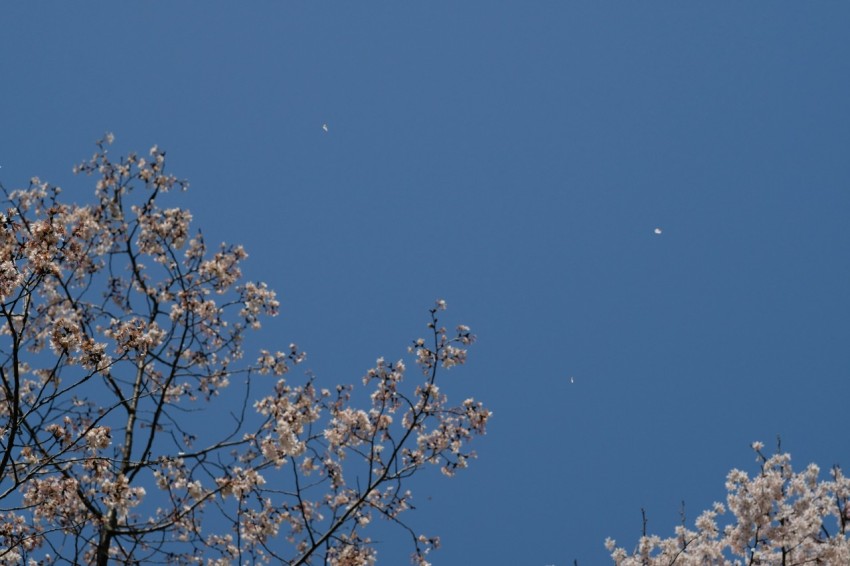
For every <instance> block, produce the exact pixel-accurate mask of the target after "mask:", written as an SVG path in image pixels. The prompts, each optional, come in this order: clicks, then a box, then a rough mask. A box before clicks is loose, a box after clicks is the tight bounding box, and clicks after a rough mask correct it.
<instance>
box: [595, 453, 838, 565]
mask: <svg viewBox="0 0 850 566" xmlns="http://www.w3.org/2000/svg"><path fill="white" fill-rule="evenodd" d="M763 448H764V446H763V445H762V443H761V442H755V443H753V449H754V450H755V452H756V455H757V461H758V462H759V464H760V470H759V472H758V474H756V475H755V476H753V477H750V476H749V475H748V474H747V473H746V472H744V471H741V470H737V469H735V470H732V471H731V472H729V474H728V476H727V478H726V489H727V491H728V494H727V496H726V504H725V505H724V504H722V503H715V504H714V506H713V507H712V508H711V509H708V510H706V511H704V512H703V513H702V514H701V515H700V516H699V517H698V518H697V520H696V524H695V526H694V529H693V530H692V529H689V528H687V527H686V526H685V525H684V521H683V524H682V525H681V526H679V527H677V528H676V530H675V536H672V537H670V538H666V539H665V538H661V537H659V536H656V535H648V534H647V533H646V532H644V534H643V536H642V537H641V538H640V541H639V542H638V545H637V548H636V549H635V550H634V551H633V552H632V553H629V552H628V551H626V550H625V549H624V548H618V547H617V543H616V542H615V541H614V540H611V539H608V540H607V541H606V546H607V548H608V550H609V551H611V557H612V558H613V560H614V564H616V565H617V566H661V565H664V566H674V565H675V566H697V565H699V566H708V565H723V566H732V565H736V566H737V565H740V566H743V565H745V564H746V565H761V566H768V565H769V566H793V565H802V564H824V565H839V564H850V539H848V526H850V524H848V523H850V478H847V477H846V476H844V474H843V473H842V471H841V469H840V468H838V467H834V468H832V470H831V472H830V477H829V479H822V478H821V473H820V468H818V466H816V465H815V464H809V465H808V466H807V467H806V468H805V469H804V470H803V471H800V472H795V471H794V470H793V468H792V466H791V456H790V455H789V454H787V453H780V451H777V453H776V454H774V455H772V456H766V455H765V454H764V453H763ZM723 519H726V520H725V521H724V520H723Z"/></svg>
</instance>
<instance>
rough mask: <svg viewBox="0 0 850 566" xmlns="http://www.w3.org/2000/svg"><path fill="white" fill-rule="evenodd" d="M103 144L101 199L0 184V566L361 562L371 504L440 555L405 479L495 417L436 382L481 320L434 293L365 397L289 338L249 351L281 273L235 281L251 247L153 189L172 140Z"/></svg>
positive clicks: (98, 168) (439, 460)
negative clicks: (211, 244) (302, 372)
mask: <svg viewBox="0 0 850 566" xmlns="http://www.w3.org/2000/svg"><path fill="white" fill-rule="evenodd" d="M111 143H112V136H111V135H108V136H107V137H106V138H105V139H104V140H101V141H100V142H99V143H98V150H97V152H96V153H95V154H94V156H93V157H92V158H91V160H89V161H86V162H84V163H82V164H81V165H79V166H77V167H76V168H75V170H76V172H78V173H83V174H86V175H90V176H93V177H96V178H97V181H96V190H95V195H96V198H95V200H94V202H93V204H89V205H84V206H83V205H76V204H69V203H67V202H63V201H62V200H61V199H60V190H59V188H57V187H54V186H50V185H48V184H46V183H43V182H41V181H40V180H38V179H33V180H32V181H31V183H30V185H29V187H28V188H26V189H22V190H15V191H7V190H6V188H5V187H2V185H0V188H2V190H3V193H4V195H5V197H6V201H7V202H6V205H5V207H4V208H5V209H6V211H5V214H2V215H0V326H1V327H2V330H0V333H2V336H0V564H41V563H68V564H78V563H81V562H85V563H93V564H100V565H105V564H107V563H109V562H115V563H128V564H133V563H177V564H230V563H238V564H248V563H264V562H270V563H283V564H291V565H300V564H332V565H365V564H373V563H374V562H375V560H376V551H375V550H374V547H373V544H371V541H370V538H369V536H368V527H367V526H368V525H369V523H370V521H372V520H373V519H374V518H382V519H387V520H389V521H390V522H391V523H395V524H397V525H398V526H399V528H400V529H401V532H403V533H407V534H409V536H410V539H411V545H412V551H413V557H414V562H415V563H417V564H427V562H426V555H427V554H428V552H429V551H430V550H431V549H432V548H434V547H436V546H437V545H438V542H439V539H438V538H436V537H427V536H424V535H420V534H418V533H416V532H414V531H413V530H412V529H411V528H410V527H409V526H408V524H407V523H406V522H405V517H406V516H405V515H404V512H405V511H406V510H408V509H409V508H410V507H411V498H412V495H411V492H410V491H409V490H408V483H409V480H410V478H411V476H413V475H415V474H416V473H417V472H419V471H420V470H422V469H423V468H424V467H426V466H428V465H431V464H436V465H438V466H439V467H440V468H441V469H442V471H443V472H444V473H445V474H446V475H452V474H453V473H454V472H455V471H456V470H458V469H460V468H465V467H466V465H467V461H468V459H469V458H470V457H472V456H474V453H472V452H470V451H469V450H468V448H467V443H468V441H469V440H470V439H471V438H472V437H473V436H474V435H478V434H483V433H484V430H485V425H486V423H487V420H488V418H489V417H490V412H489V411H487V410H486V409H485V408H484V407H482V405H481V404H480V403H478V402H475V401H473V400H472V399H468V400H466V401H464V402H463V403H461V404H459V405H456V406H451V405H448V404H447V400H446V398H445V397H444V396H443V394H441V393H440V391H439V389H438V387H437V383H436V379H437V374H438V372H439V371H441V370H444V369H447V368H450V367H452V366H455V365H458V364H462V363H463V362H464V361H465V358H466V350H465V348H466V346H467V345H469V344H470V343H472V342H473V340H474V337H473V335H472V334H471V333H470V330H469V328H467V327H466V326H462V325H461V326H457V327H456V329H455V330H454V331H452V332H449V331H447V330H446V328H444V327H443V326H441V324H440V322H439V321H438V314H440V311H442V310H444V309H445V302H443V301H438V302H437V305H436V306H435V307H434V308H433V309H432V310H431V311H430V321H429V324H428V326H429V333H428V336H427V338H426V339H419V340H416V341H415V342H413V343H412V345H411V347H410V348H409V350H410V352H411V354H412V356H413V358H414V360H415V363H416V364H417V365H418V368H419V369H420V370H421V373H420V372H415V373H417V374H419V377H418V379H416V380H414V382H413V383H412V384H410V383H409V381H410V380H409V379H406V367H405V363H404V362H403V361H401V360H399V361H397V362H394V363H390V362H387V361H385V360H383V359H379V360H378V361H377V365H376V366H375V368H373V369H371V370H369V371H368V372H366V374H365V376H364V377H363V378H362V384H363V386H364V387H365V388H367V391H368V392H369V393H370V396H368V397H366V396H360V398H362V399H364V400H365V403H364V405H365V406H362V407H358V406H357V404H356V403H355V402H354V399H356V398H358V395H357V394H356V392H355V387H354V386H350V385H339V386H329V387H327V388H323V387H321V386H320V384H319V383H318V382H317V381H316V380H314V379H313V378H312V377H309V376H308V377H303V378H300V379H299V378H289V379H285V378H284V377H283V376H284V374H286V373H287V371H288V370H289V369H290V367H291V366H293V365H295V364H298V363H299V362H301V361H303V359H304V353H303V352H301V351H300V350H299V349H298V348H297V347H296V346H295V345H294V344H293V345H290V346H289V347H288V348H287V349H286V351H285V352H279V351H278V352H272V351H261V352H259V358H258V359H257V358H256V354H255V355H254V356H245V357H244V358H243V349H242V344H243V338H244V335H245V333H246V332H247V331H249V330H252V329H256V328H259V327H260V319H261V317H262V316H274V315H275V314H277V311H278V301H277V300H276V299H275V294H274V292H273V291H271V290H270V289H269V288H267V287H266V285H265V284H263V283H254V282H248V281H243V279H242V274H241V272H240V267H239V266H240V261H241V260H243V259H244V258H245V257H246V253H245V251H244V250H243V249H242V247H240V246H226V245H222V246H221V247H220V248H219V249H217V250H214V251H213V252H210V251H208V249H207V246H206V244H205V242H204V240H203V238H202V237H201V235H200V233H194V234H193V233H192V232H191V231H190V228H189V223H190V220H191V215H190V214H189V212H188V211H187V210H185V209H181V208H164V207H162V206H161V201H162V200H163V198H164V197H165V196H166V194H167V193H169V191H173V190H183V189H186V188H187V184H186V183H185V182H184V181H182V180H179V179H177V178H176V177H174V176H172V175H170V174H168V173H166V170H165V152H163V151H161V150H159V149H157V148H156V147H154V148H153V149H151V151H150V154H149V155H148V156H144V157H141V156H138V155H135V154H130V155H129V156H127V157H126V158H122V159H120V160H117V161H115V160H112V159H111V158H110V156H109V155H108V150H107V148H108V146H109V145H110V144H111ZM250 359H256V361H254V362H251V361H248V360H250ZM273 376H278V377H273ZM228 387H229V389H228V391H229V394H228V400H227V403H226V404H225V405H222V404H221V403H222V399H221V398H219V397H218V395H219V393H220V392H221V391H222V390H224V389H225V388H228ZM254 391H257V393H256V394H254V393H253V392H254ZM234 395H235V397H234ZM254 395H256V397H255V396H254ZM234 398H235V399H237V400H241V401H237V402H234V400H233V399H234ZM234 407H235V409H234Z"/></svg>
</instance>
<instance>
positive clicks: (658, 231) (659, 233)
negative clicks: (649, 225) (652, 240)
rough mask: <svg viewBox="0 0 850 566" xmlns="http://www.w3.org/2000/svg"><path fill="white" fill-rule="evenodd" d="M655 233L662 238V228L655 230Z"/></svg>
mask: <svg viewBox="0 0 850 566" xmlns="http://www.w3.org/2000/svg"><path fill="white" fill-rule="evenodd" d="M653 231H654V232H655V235H656V236H660V235H661V228H656V229H655V230H653Z"/></svg>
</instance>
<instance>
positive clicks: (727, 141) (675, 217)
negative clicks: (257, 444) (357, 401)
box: [0, 0, 850, 566]
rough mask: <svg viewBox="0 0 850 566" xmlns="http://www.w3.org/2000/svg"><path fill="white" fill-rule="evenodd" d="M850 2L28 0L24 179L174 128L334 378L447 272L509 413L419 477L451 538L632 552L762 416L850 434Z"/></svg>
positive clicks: (391, 341) (791, 427) (284, 336)
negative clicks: (456, 456) (466, 458)
mask: <svg viewBox="0 0 850 566" xmlns="http://www.w3.org/2000/svg"><path fill="white" fill-rule="evenodd" d="M849 24H850V3H847V2H838V1H827V0H824V1H819V2H799V1H795V2H786V1H772V2H737V1H716V2H675V1H665V2H658V1H655V2H653V1H650V2H626V1H622V2H614V1H606V0H593V1H590V0H588V1H581V2H568V1H561V2H555V1H540V2H532V1H513V2H508V1H499V0H486V1H484V0H482V1H466V2H450V1H436V0H435V1H428V2H387V1H384V2H350V1H339V2H318V1H312V2H284V1H276V2H271V1H264V2H259V1H258V2H247V3H245V2H227V3H225V2H215V1H205V2H120V3H119V2H114V3H113V2H73V3H71V2H7V3H4V5H3V7H2V11H0V131H2V135H0V165H2V167H3V168H2V170H0V180H2V182H3V184H4V185H5V186H7V187H19V186H22V185H25V184H26V182H27V180H28V179H29V178H30V177H31V176H33V175H38V176H40V177H42V179H44V180H46V181H49V182H51V183H54V184H58V185H60V186H62V187H63V188H64V189H65V194H66V195H70V198H71V199H73V200H76V201H78V202H83V201H87V200H88V199H89V198H90V197H91V195H92V191H93V187H92V186H91V182H90V179H86V178H82V177H74V176H72V174H71V167H72V165H73V164H74V163H76V162H78V161H80V160H82V159H84V158H87V157H88V156H90V154H91V153H92V152H93V150H94V146H93V144H92V143H93V142H94V140H96V139H97V138H99V137H100V136H101V135H102V134H103V133H104V132H106V131H112V132H114V133H115V135H116V138H117V141H116V144H115V146H114V153H120V152H126V151H130V150H139V151H146V150H147V148H149V147H150V146H151V145H153V144H154V143H157V144H159V145H160V147H162V148H164V149H166V150H167V152H168V159H169V167H170V170H171V171H172V172H173V173H175V174H177V175H178V176H180V177H185V178H188V179H189V180H190V182H191V189H190V191H189V192H188V193H185V194H184V195H180V196H176V197H175V200H174V201H173V202H174V203H175V204H179V205H181V206H185V207H187V208H189V209H190V210H191V211H192V212H193V214H194V217H195V219H196V220H195V226H196V227H201V228H202V229H203V230H204V234H205V236H206V238H207V240H208V241H210V242H216V241H219V240H227V241H229V242H234V243H242V244H244V245H245V247H246V249H247V250H248V252H249V254H250V255H251V258H250V260H249V262H248V266H247V272H248V276H249V277H251V278H252V279H260V280H264V281H267V282H268V283H269V285H270V286H272V287H273V288H275V289H276V290H277V291H278V293H279V295H280V298H281V301H282V309H281V310H282V315H281V316H280V317H279V318H278V319H276V320H274V321H273V322H271V323H268V324H266V325H265V326H264V330H263V332H262V334H261V336H259V338H258V339H257V340H256V344H251V345H249V346H252V347H254V346H256V347H260V346H265V347H268V348H280V347H281V346H286V345H287V344H289V343H290V342H293V341H294V342H297V343H298V344H299V345H300V346H301V347H303V348H304V349H305V350H306V351H307V352H308V353H309V363H308V364H307V365H308V366H309V368H310V369H312V370H313V371H314V372H315V373H316V375H317V376H318V379H319V380H320V382H322V383H326V384H328V385H331V384H334V383H337V382H344V383H354V382H357V381H358V380H359V378H360V377H361V376H362V375H363V373H364V371H365V370H366V369H368V368H369V367H371V365H372V364H373V363H374V360H375V358H377V357H378V356H381V355H384V356H386V357H387V358H390V359H396V358H398V357H400V356H402V355H403V353H404V351H405V347H406V346H407V344H408V341H409V340H410V339H413V338H416V337H417V336H419V335H421V334H423V333H424V331H425V328H424V324H425V322H426V319H427V309H428V308H429V307H430V306H431V305H432V304H433V300H434V299H437V298H444V299H446V301H447V302H448V304H449V311H448V313H447V314H448V315H449V317H450V320H449V322H463V323H466V324H469V325H470V326H471V327H472V328H473V330H474V331H475V332H476V334H477V335H478V337H479V343H478V344H477V345H475V346H474V347H473V349H472V351H471V352H470V361H469V364H468V366H467V367H465V368H461V369H459V370H456V371H453V372H450V373H449V374H448V375H446V380H445V381H444V385H445V389H446V390H447V391H448V393H449V394H450V395H452V396H454V397H455V398H456V399H457V400H462V399H463V398H465V397H466V396H468V395H470V394H473V395H475V396H476V397H477V398H480V399H482V400H484V401H486V403H487V404H488V405H489V407H490V408H491V409H492V410H493V411H494V413H495V416H494V419H493V421H492V425H491V426H490V428H489V432H488V435H487V437H485V438H484V439H483V440H482V441H481V442H478V443H477V446H476V448H477V450H478V452H479V459H478V460H477V461H475V462H473V464H472V466H471V468H470V469H469V470H468V471H466V472H465V473H462V474H460V475H459V476H458V477H456V478H454V479H452V480H445V479H443V478H440V477H436V476H435V477H431V476H429V477H428V478H426V479H425V481H423V482H422V483H420V484H419V485H418V486H415V487H416V488H417V489H416V493H418V494H420V504H421V507H420V509H418V510H417V511H416V513H415V514H414V515H412V516H411V517H410V518H411V521H412V524H413V525H414V526H415V527H417V528H420V529H421V530H425V531H427V532H431V533H434V532H436V533H439V534H440V535H442V539H443V548H442V549H441V550H440V551H439V553H438V554H436V555H435V556H434V563H435V564H437V565H443V566H461V565H467V564H507V565H530V566H543V565H544V564H555V565H557V566H562V565H567V564H572V562H573V560H574V559H578V561H579V564H581V565H583V566H587V565H593V564H606V563H608V562H607V553H606V551H605V549H604V547H603V540H604V539H605V537H606V536H613V537H614V538H616V539H618V541H619V542H620V543H621V544H624V545H625V546H628V547H631V546H632V545H633V544H634V543H635V542H636V541H637V538H638V536H639V535H640V530H641V514H640V510H641V508H642V507H643V508H645V509H646V511H647V514H648V517H649V525H648V528H649V530H651V531H654V532H658V533H659V534H663V535H669V534H672V529H673V527H674V526H675V525H676V524H677V522H678V520H679V509H680V502H681V501H683V500H684V501H685V504H686V512H687V514H688V517H689V522H691V521H692V520H693V519H694V518H695V517H696V515H697V514H698V512H699V511H700V510H702V509H703V508H705V507H707V506H709V505H710V504H711V503H712V502H713V501H715V500H722V499H723V498H724V495H725V491H724V488H723V484H724V480H725V474H726V472H727V471H728V470H729V469H731V468H733V467H740V468H746V469H748V470H751V471H753V470H754V469H755V463H754V460H753V455H752V452H751V451H750V449H749V444H750V442H751V441H753V440H763V441H765V443H766V444H767V445H768V446H772V445H773V442H774V439H775V438H776V435H777V434H779V435H781V436H782V442H783V448H785V449H787V450H788V451H790V452H791V453H792V454H793V456H794V459H795V462H796V463H797V464H798V465H799V466H803V465H805V464H806V463H808V462H810V461H816V462H818V463H819V464H820V465H821V466H822V467H823V468H825V469H827V468H829V466H831V465H832V464H834V463H843V464H844V465H845V467H850V441H848V435H847V427H848V404H847V403H848V393H850V381H848V378H850V375H848V374H849V373H850V365H848V364H849V363H850V356H848V352H849V351H850V350H848V342H850V287H848V283H850V269H848V265H849V264H848V259H850V254H848V252H850V234H848V232H850V224H848V221H847V217H848V213H850V186H848V181H850V160H849V159H848V149H850V33H848V25H849ZM323 124H327V127H328V129H327V131H324V129H323V127H322V126H323ZM656 227H658V228H661V229H662V233H661V234H655V233H654V229H655V228H656ZM571 377H572V378H573V380H572V381H574V383H573V382H571V379H570V378H571ZM199 424H201V425H202V423H199ZM427 496H430V497H431V499H430V500H428V499H426V497H427ZM409 550H410V549H409V548H408V547H407V543H406V541H405V542H404V544H403V545H402V544H400V543H398V542H394V541H393V540H392V539H391V538H390V539H385V540H384V542H382V544H381V546H380V547H379V552H380V554H379V556H380V557H381V558H383V560H382V561H381V562H380V563H381V564H404V563H406V556H407V554H408V552H409ZM400 557H401V558H400Z"/></svg>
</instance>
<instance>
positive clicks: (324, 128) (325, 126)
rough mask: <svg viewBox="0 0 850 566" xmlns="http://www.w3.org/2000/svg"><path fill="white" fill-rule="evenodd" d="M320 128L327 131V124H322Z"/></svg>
mask: <svg viewBox="0 0 850 566" xmlns="http://www.w3.org/2000/svg"><path fill="white" fill-rule="evenodd" d="M322 129H323V130H324V131H326V132H327V131H328V125H327V124H322Z"/></svg>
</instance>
